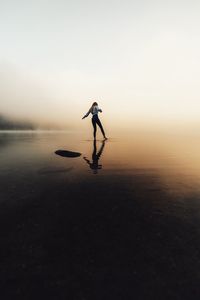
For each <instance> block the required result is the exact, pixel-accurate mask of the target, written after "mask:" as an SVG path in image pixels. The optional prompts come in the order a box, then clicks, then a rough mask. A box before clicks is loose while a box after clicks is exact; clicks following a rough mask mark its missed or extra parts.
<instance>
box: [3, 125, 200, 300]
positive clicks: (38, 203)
mask: <svg viewBox="0 0 200 300" xmlns="http://www.w3.org/2000/svg"><path fill="white" fill-rule="evenodd" d="M57 150H66V151H71V152H76V154H75V155H73V153H72V154H71V152H64V155H63V156H61V155H58V154H56V153H55V152H56V151H57ZM58 153H59V152H58ZM77 153H81V155H80V156H79V155H77ZM199 153H200V134H199V135H198V134H194V133H192V132H191V133H188V132H187V134H186V133H180V132H179V133H178V132H175V131H163V132H162V131H151V132H150V131H149V132H147V131H144V130H143V131H142V130H141V131H139V130H138V131H132V132H129V133H124V134H122V135H120V136H117V135H116V136H113V137H112V138H110V139H109V140H108V141H102V140H97V142H96V143H94V142H93V141H92V140H90V139H88V137H85V136H84V135H83V134H81V133H75V132H1V133H0V166H1V171H0V182H1V186H0V208H1V209H0V211H1V212H0V214H1V224H0V225H1V257H2V264H1V265H2V268H1V269H2V275H1V279H2V283H1V291H2V296H3V297H4V299H7V298H6V297H8V299H10V298H9V297H13V296H16V295H20V296H22V295H26V298H27V299H35V295H36V294H37V292H38V291H40V293H41V295H43V296H44V297H45V296H48V297H49V298H50V299H54V298H55V299H66V297H70V298H72V299H133V296H136V298H137V299H149V298H150V297H154V298H155V297H159V298H160V299H169V297H171V298H173V299H189V296H190V295H191V293H193V295H194V297H193V299H198V298H199V297H198V296H199V295H200V288H199V279H200V272H199V267H200V231H199V228H200V227H199V225H200V184H199V182H200V154H199ZM62 154H63V152H62ZM68 156H71V157H68ZM72 156H77V157H72ZM24 282H25V284H24ZM10 286H11V289H10ZM177 286H178V288H177ZM163 291H164V292H163ZM53 295H54V296H53Z"/></svg>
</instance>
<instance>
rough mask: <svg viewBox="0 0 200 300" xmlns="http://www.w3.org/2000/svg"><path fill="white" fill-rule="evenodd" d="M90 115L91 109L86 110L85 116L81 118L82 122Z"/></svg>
mask: <svg viewBox="0 0 200 300" xmlns="http://www.w3.org/2000/svg"><path fill="white" fill-rule="evenodd" d="M90 113H91V109H89V110H88V112H87V114H85V116H83V117H82V120H83V119H85V118H87V117H88V116H89V114H90Z"/></svg>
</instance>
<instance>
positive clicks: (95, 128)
mask: <svg viewBox="0 0 200 300" xmlns="http://www.w3.org/2000/svg"><path fill="white" fill-rule="evenodd" d="M92 125H93V128H94V139H95V140H96V132H97V124H96V120H95V119H94V118H92Z"/></svg>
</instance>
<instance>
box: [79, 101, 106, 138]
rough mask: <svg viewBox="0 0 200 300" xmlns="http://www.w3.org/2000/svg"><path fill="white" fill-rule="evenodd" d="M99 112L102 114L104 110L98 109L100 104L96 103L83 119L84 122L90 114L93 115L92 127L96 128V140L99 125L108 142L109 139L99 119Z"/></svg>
mask: <svg viewBox="0 0 200 300" xmlns="http://www.w3.org/2000/svg"><path fill="white" fill-rule="evenodd" d="M99 112H102V110H101V109H100V108H99V107H98V103H97V102H94V103H93V104H92V106H91V107H90V109H89V111H88V112H87V114H86V115H85V116H84V117H83V118H82V120H83V119H85V118H87V117H88V116H89V114H90V113H91V114H92V125H93V128H94V139H95V140H96V132H97V125H98V126H99V128H100V129H101V132H102V134H103V137H104V139H105V140H107V137H106V135H105V132H104V129H103V126H102V124H101V121H100V120H99V117H98V113H99Z"/></svg>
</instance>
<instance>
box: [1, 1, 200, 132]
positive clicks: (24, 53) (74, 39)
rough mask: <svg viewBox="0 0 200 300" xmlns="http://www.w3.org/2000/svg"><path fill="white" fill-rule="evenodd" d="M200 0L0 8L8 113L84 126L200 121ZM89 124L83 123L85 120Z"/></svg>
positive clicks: (5, 5) (6, 5)
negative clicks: (97, 119)
mask: <svg viewBox="0 0 200 300" xmlns="http://www.w3.org/2000/svg"><path fill="white" fill-rule="evenodd" d="M199 8H200V3H198V2H197V1H194V0H193V1H190V2H189V1H182V2H180V1H178V0H175V1H168V2H166V1H159V2H158V1H151V3H149V2H148V1H146V0H143V1H140V2H136V1H129V0H125V1H123V2H120V1H109V2H106V1H101V2H99V1H91V0H89V1H86V2H84V3H83V2H81V1H80V0H76V1H73V2H71V1H63V0H59V1H50V2H49V1H48V2H47V1H45V0H42V1H39V0H36V1H29V2H27V1H22V0H20V1H17V2H15V1H14V0H9V1H7V2H4V3H1V4H0V25H1V26H0V31H1V37H2V38H1V39H2V43H1V49H0V99H1V101H0V114H2V115H5V116H9V117H10V118H13V119H15V118H17V119H22V120H27V121H30V122H33V123H36V124H40V126H43V124H52V127H53V126H55V127H56V126H58V127H59V128H74V129H78V128H80V127H81V126H88V125H85V124H86V123H85V121H84V123H83V121H82V120H81V117H82V116H83V115H84V114H85V113H86V112H87V110H88V109H89V107H90V106H91V103H92V102H93V101H97V102H98V103H99V106H100V107H101V108H102V110H103V114H102V115H101V117H102V119H103V121H104V123H105V124H106V126H107V127H109V128H119V127H120V128H126V127H129V128H131V127H132V126H134V124H136V123H138V124H143V126H145V125H147V126H148V125H149V124H171V123H175V122H177V123H185V124H187V123H188V124H189V123H194V124H196V123H198V122H199V119H200V102H199V96H200V92H199V82H200V71H199V70H200V55H199V53H200V40H199V38H198V37H199V33H200V32H199V31H200V19H199V15H198V11H199ZM83 124H84V125H83Z"/></svg>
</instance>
